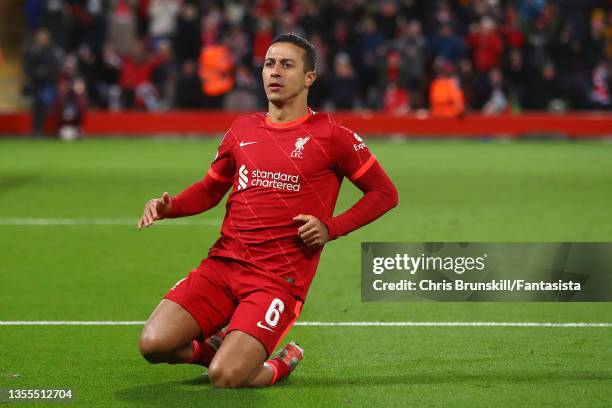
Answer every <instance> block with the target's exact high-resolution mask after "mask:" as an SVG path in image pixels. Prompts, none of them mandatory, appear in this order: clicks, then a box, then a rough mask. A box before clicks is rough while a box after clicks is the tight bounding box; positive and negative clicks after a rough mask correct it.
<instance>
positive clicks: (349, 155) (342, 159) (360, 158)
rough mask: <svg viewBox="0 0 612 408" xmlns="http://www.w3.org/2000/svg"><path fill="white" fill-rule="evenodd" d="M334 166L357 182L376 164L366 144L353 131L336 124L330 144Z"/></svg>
mask: <svg viewBox="0 0 612 408" xmlns="http://www.w3.org/2000/svg"><path fill="white" fill-rule="evenodd" d="M330 152H331V158H332V161H333V165H334V167H335V168H336V169H338V170H339V171H340V173H341V174H342V175H344V176H346V177H348V179H349V180H351V181H353V182H354V181H355V180H357V179H358V178H359V177H361V176H363V175H364V174H365V172H366V171H368V169H369V168H370V167H372V165H373V164H374V163H375V162H376V157H375V156H374V155H373V154H372V153H371V152H370V149H368V147H367V146H366V144H365V142H364V141H363V139H362V138H361V137H359V135H358V134H357V133H355V132H353V131H352V130H350V129H348V128H346V127H344V126H341V125H338V124H334V125H333V127H332V140H331V144H330Z"/></svg>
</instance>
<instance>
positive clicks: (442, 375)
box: [0, 0, 612, 407]
mask: <svg viewBox="0 0 612 408" xmlns="http://www.w3.org/2000/svg"><path fill="white" fill-rule="evenodd" d="M287 31H293V32H296V33H299V34H303V35H304V36H306V37H307V38H309V39H310V40H311V41H312V42H313V43H314V44H315V46H316V48H317V50H318V51H319V58H320V64H319V66H318V75H319V80H318V81H317V83H316V85H315V87H314V88H313V89H312V94H311V99H310V105H311V106H312V107H313V108H314V109H315V110H328V111H335V112H336V113H337V116H338V117H339V118H341V120H342V121H343V122H345V123H346V124H347V126H349V127H351V128H352V129H354V130H355V131H356V132H358V133H359V134H360V135H362V136H364V138H365V139H366V142H367V143H368V145H369V146H370V147H371V149H372V150H373V151H374V152H375V153H376V155H377V157H378V158H379V159H380V161H381V162H382V163H383V164H384V166H385V168H386V169H387V170H388V171H389V173H390V175H391V177H392V178H393V179H394V181H395V182H396V184H397V186H398V190H399V192H400V205H399V207H398V208H396V209H395V210H394V211H393V212H392V213H390V214H388V215H387V216H385V217H383V219H381V220H380V221H378V222H377V223H375V224H373V225H371V226H368V227H366V228H364V229H362V230H360V231H356V232H355V233H354V234H352V235H350V236H349V237H345V238H344V239H341V240H338V241H336V242H333V243H330V244H329V245H328V247H327V248H326V250H325V252H324V254H323V257H322V261H321V264H320V268H319V271H318V274H317V277H316V278H315V280H314V283H313V286H312V289H311V292H310V295H309V299H308V301H307V303H306V305H305V308H304V311H303V314H302V316H301V318H300V321H301V322H326V323H334V322H335V323H346V322H515V323H521V322H530V323H568V322H569V323H571V322H574V323H585V324H593V323H605V325H603V326H585V327H580V326H579V327H571V326H569V327H437V326H422V327H359V326H357V327H346V326H320V325H313V326H304V325H302V326H299V325H298V326H296V327H295V328H294V329H293V330H292V331H291V332H290V334H289V337H290V338H291V339H297V340H298V341H299V342H300V343H301V344H302V345H303V346H304V347H305V349H306V358H305V359H304V361H303V363H302V365H301V366H300V368H299V369H298V370H297V371H296V373H295V374H294V376H292V378H291V379H290V380H289V386H279V387H273V388H271V389H266V390H241V391H239V392H236V391H227V390H215V389H213V388H212V387H210V385H209V384H208V382H207V380H206V379H205V378H204V377H202V376H201V370H200V369H199V368H198V367H193V366H189V367H188V366H149V365H147V364H146V363H145V362H144V360H142V358H141V357H140V356H139V354H138V350H137V339H138V335H139V332H140V329H141V326H140V323H139V322H141V321H143V320H145V319H146V318H147V316H148V314H149V313H150V311H151V310H152V309H153V307H154V306H155V304H156V303H157V302H158V300H159V298H160V296H162V295H163V294H164V293H165V292H166V290H167V289H168V288H169V287H171V286H172V285H173V284H174V283H175V282H176V281H177V280H178V279H180V278H181V277H183V276H184V274H185V273H187V272H188V271H189V270H190V269H191V268H192V267H193V266H194V265H196V264H197V262H198V261H199V259H201V258H202V257H203V256H204V255H205V254H206V252H207V250H208V247H209V246H210V245H211V244H212V243H213V242H214V240H215V239H216V237H217V235H218V230H219V225H220V220H221V218H222V216H223V211H224V208H223V207H219V208H216V209H214V210H213V211H211V212H209V213H206V214H203V215H200V216H197V217H193V218H189V219H185V220H176V221H167V222H162V223H159V224H158V225H156V226H155V227H153V228H151V229H149V230H147V231H144V232H140V233H137V232H136V229H135V224H136V221H137V218H138V216H139V215H140V212H141V211H142V206H143V203H144V201H145V200H146V199H148V198H150V197H154V196H157V195H159V194H160V193H161V192H163V191H170V192H172V193H176V192H178V191H180V190H181V189H182V188H183V187H185V186H187V185H189V184H190V183H191V182H193V181H194V180H197V179H198V178H200V177H201V176H202V175H203V174H204V173H205V171H206V170H207V168H208V165H209V162H210V161H211V160H212V158H213V157H214V154H215V150H216V146H217V144H218V140H219V139H218V137H219V135H220V134H222V133H223V132H224V131H225V129H226V128H227V127H228V126H229V124H230V123H231V120H232V118H234V117H235V116H236V115H238V114H240V113H241V112H245V111H252V110H265V108H266V105H265V99H264V95H263V93H262V91H261V89H260V83H259V80H260V79H259V78H260V73H259V70H260V68H261V63H262V57H263V55H264V54H265V50H266V48H267V46H268V44H269V42H270V41H271V39H272V38H273V37H274V35H275V34H277V33H281V32H287ZM611 56H612V3H611V2H610V1H607V0H581V1H570V0H565V1H546V0H516V1H496V0H481V1H475V0H456V1H433V0H432V1H417V0H398V1H386V0H385V1H365V0H344V1H316V0H303V1H298V0H296V1H289V0H287V1H282V0H270V1H268V0H259V1H249V0H240V1H224V2H221V1H218V2H214V1H188V0H184V1H175V0H139V1H138V0H106V1H105V0H64V1H61V0H2V1H0V197H1V198H2V200H1V201H0V248H1V250H0V346H1V347H0V388H2V387H18V388H40V387H44V388H48V387H54V388H58V387H62V388H66V387H72V388H74V389H75V394H76V403H77V404H78V405H82V406H104V407H108V406H134V405H147V406H160V407H161V406H164V407H166V406H188V405H195V404H202V403H208V404H210V405H215V406H235V405H238V404H242V405H244V404H247V405H279V406H280V405H281V404H284V405H289V404H290V405H292V406H293V405H295V406H330V405H334V406H373V405H385V406H387V405H388V406H406V405H408V404H413V405H419V406H420V405H427V406H467V405H472V406H491V405H497V406H517V405H519V406H569V405H572V406H589V407H594V406H609V402H610V400H612V388H611V387H610V386H609V384H610V381H611V380H612V351H611V350H612V336H611V331H612V327H610V323H612V319H611V316H612V307H611V306H610V304H609V303H436V302H426V301H424V302H413V303H392V302H390V303H361V302H360V281H359V276H360V272H359V271H360V269H359V268H360V265H359V259H360V258H359V247H360V242H362V241H399V242H401V241H410V242H422V241H502V242H504V241H526V242H529V241H535V242H545V241H554V242H556V241H603V242H609V241H611V240H612V222H611V221H610V210H609V208H610V203H611V202H612V188H611V186H612V144H610V143H609V137H610V135H611V134H612V118H611V115H610V109H611V99H610V90H611V89H612V88H611V79H612V78H611V75H610V71H611V62H610V61H611ZM60 136H61V137H60ZM79 136H82V139H83V140H79V141H77V142H75V143H65V142H62V141H61V139H62V138H63V139H72V138H75V137H79ZM109 136H111V137H109ZM135 136H137V137H135ZM162 136H163V137H162ZM170 136H172V137H170ZM358 196H359V194H358V191H357V190H356V189H355V188H354V187H353V186H352V185H350V183H345V185H344V186H343V191H342V193H341V196H340V199H339V201H338V205H337V209H338V212H339V211H341V210H344V209H345V208H347V207H348V206H349V205H350V204H351V203H352V202H353V201H354V200H355V199H356V198H357V197H358ZM34 321H108V322H111V323H112V322H124V321H128V322H134V324H132V325H119V324H117V323H114V324H111V325H104V326H102V325H96V326H72V325H58V326H50V325H34V326H30V325H24V324H25V323H27V322H34ZM11 322H12V323H11Z"/></svg>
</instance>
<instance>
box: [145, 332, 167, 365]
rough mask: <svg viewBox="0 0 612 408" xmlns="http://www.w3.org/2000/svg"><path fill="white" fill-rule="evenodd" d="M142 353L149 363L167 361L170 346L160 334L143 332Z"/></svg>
mask: <svg viewBox="0 0 612 408" xmlns="http://www.w3.org/2000/svg"><path fill="white" fill-rule="evenodd" d="M139 346H140V354H142V356H143V357H144V358H145V360H147V361H148V362H149V363H152V364H156V363H163V362H165V361H166V356H167V354H168V351H169V350H168V347H167V345H166V344H165V342H164V341H163V339H161V338H160V337H159V336H156V335H154V334H150V333H143V334H142V336H141V337H140V344H139Z"/></svg>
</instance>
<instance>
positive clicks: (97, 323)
mask: <svg viewBox="0 0 612 408" xmlns="http://www.w3.org/2000/svg"><path fill="white" fill-rule="evenodd" d="M144 323H145V322H144V321H136V320H134V321H132V320H128V321H0V326H141V325H143V324H144ZM295 326H310V327H381V326H382V327H612V323H607V322H605V323H603V322H602V323H598V322H568V323H562V322H297V323H295Z"/></svg>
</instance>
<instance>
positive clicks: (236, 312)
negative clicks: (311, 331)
mask: <svg viewBox="0 0 612 408" xmlns="http://www.w3.org/2000/svg"><path fill="white" fill-rule="evenodd" d="M164 299H169V300H172V301H173V302H176V303H178V304H179V305H181V306H182V307H183V308H184V309H185V310H187V311H188V312H189V313H190V314H191V316H193V318H194V319H195V320H196V321H197V322H198V325H199V326H200V329H201V330H202V333H203V335H204V337H208V336H210V335H212V334H215V333H216V332H217V331H219V330H221V329H222V328H223V327H225V326H228V327H227V333H229V332H230V331H232V330H240V331H242V332H245V333H247V334H249V335H251V336H253V337H255V338H256V339H257V340H259V342H260V343H261V344H263V346H264V347H265V349H266V352H267V353H268V356H269V355H270V354H272V352H273V351H274V349H275V348H276V346H278V343H280V341H281V340H282V339H283V337H285V334H287V332H288V331H289V329H290V328H291V326H293V323H295V321H296V320H297V318H298V316H299V314H300V311H301V308H302V302H301V301H300V300H299V299H297V298H295V297H294V296H293V295H292V294H291V292H290V291H289V290H288V289H287V288H286V287H284V286H283V285H282V283H280V282H278V281H277V280H276V279H274V278H273V277H270V276H268V275H266V274H264V273H262V272H261V271H259V270H257V269H255V268H253V267H251V266H250V265H248V264H246V263H242V262H239V261H235V260H232V259H227V258H218V257H210V258H206V259H204V260H203V261H202V263H200V265H199V266H198V267H197V268H196V269H194V270H193V271H191V272H190V273H189V275H187V276H186V277H185V278H183V279H181V280H180V281H178V282H177V284H176V285H175V286H174V287H173V288H172V289H170V291H169V292H168V293H167V294H166V296H164ZM228 324H229V325H228Z"/></svg>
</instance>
